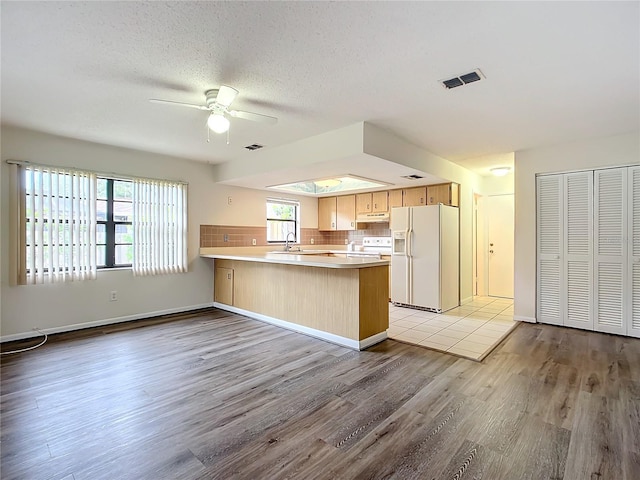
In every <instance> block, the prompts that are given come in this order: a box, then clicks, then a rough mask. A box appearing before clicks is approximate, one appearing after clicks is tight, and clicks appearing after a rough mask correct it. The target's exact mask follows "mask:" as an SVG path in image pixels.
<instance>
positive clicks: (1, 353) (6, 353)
mask: <svg viewBox="0 0 640 480" xmlns="http://www.w3.org/2000/svg"><path fill="white" fill-rule="evenodd" d="M34 330H35V331H36V332H38V333H39V334H40V335H44V340H42V341H41V342H40V343H39V344H38V345H34V346H33V347H27V348H21V349H20V350H11V351H9V352H0V355H11V354H12V353H21V352H28V351H29V350H34V349H36V348H38V347H41V346H42V345H44V344H45V343H47V339H48V338H49V336H48V335H47V334H46V333H44V332H43V331H41V330H40V329H39V328H34Z"/></svg>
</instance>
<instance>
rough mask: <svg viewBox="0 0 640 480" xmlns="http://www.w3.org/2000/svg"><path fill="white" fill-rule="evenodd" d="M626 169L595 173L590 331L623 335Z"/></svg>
mask: <svg viewBox="0 0 640 480" xmlns="http://www.w3.org/2000/svg"><path fill="white" fill-rule="evenodd" d="M626 191H627V168H612V169H608V170H598V171H596V172H595V205H594V210H595V211H594V215H595V216H594V223H595V225H594V233H595V235H594V242H595V243H594V286H595V292H594V330H596V331H598V332H608V333H617V334H622V335H625V334H626V333H627V328H626V324H625V322H624V310H625V308H624V300H625V298H624V290H625V277H626V276H627V275H626V273H627V272H626V270H627V268H626V265H625V261H626V259H627V244H626V237H627V222H626V219H627V211H628V209H627V204H628V202H627V197H626Z"/></svg>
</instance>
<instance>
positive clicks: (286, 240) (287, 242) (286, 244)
mask: <svg viewBox="0 0 640 480" xmlns="http://www.w3.org/2000/svg"><path fill="white" fill-rule="evenodd" d="M289 235H293V241H294V242H295V241H296V234H295V233H294V232H289V233H287V238H286V239H285V240H284V251H285V252H288V251H289V250H290V249H291V247H290V246H289Z"/></svg>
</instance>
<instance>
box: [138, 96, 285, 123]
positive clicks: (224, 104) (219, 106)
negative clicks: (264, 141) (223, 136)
mask: <svg viewBox="0 0 640 480" xmlns="http://www.w3.org/2000/svg"><path fill="white" fill-rule="evenodd" d="M204 95H205V103H206V105H194V104H192V103H182V102H173V101H170V100H159V99H157V98H152V99H150V100H149V101H150V102H152V103H166V104H169V105H177V106H181V107H189V108H196V109H198V110H206V111H208V112H210V113H209V118H208V119H207V126H208V127H209V129H211V130H212V131H214V132H215V133H224V132H227V131H228V130H229V125H230V122H229V119H228V118H227V116H230V117H234V118H242V119H244V120H251V121H254V122H262V123H268V124H271V125H273V124H275V123H277V122H278V119H277V118H276V117H270V116H269V115H262V114H260V113H253V112H245V111H243V110H230V109H229V107H230V105H231V103H232V102H233V101H234V100H235V98H236V96H237V95H238V90H236V89H235V88H232V87H229V86H227V85H222V86H221V87H220V88H215V89H212V90H207V91H206V92H204Z"/></svg>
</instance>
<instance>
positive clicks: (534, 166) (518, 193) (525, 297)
mask: <svg viewBox="0 0 640 480" xmlns="http://www.w3.org/2000/svg"><path fill="white" fill-rule="evenodd" d="M639 163H640V133H639V132H632V133H629V134H625V135H618V136H614V137H606V138H596V139H589V140H585V141H580V142H574V143H567V144H563V145H556V146H552V147H543V148H534V149H530V150H522V151H519V152H516V157H515V202H516V206H515V302H514V307H515V308H514V316H515V319H516V320H525V321H531V322H533V321H536V174H539V173H559V172H567V171H578V170H587V169H592V168H599V167H610V166H621V165H634V164H639Z"/></svg>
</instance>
